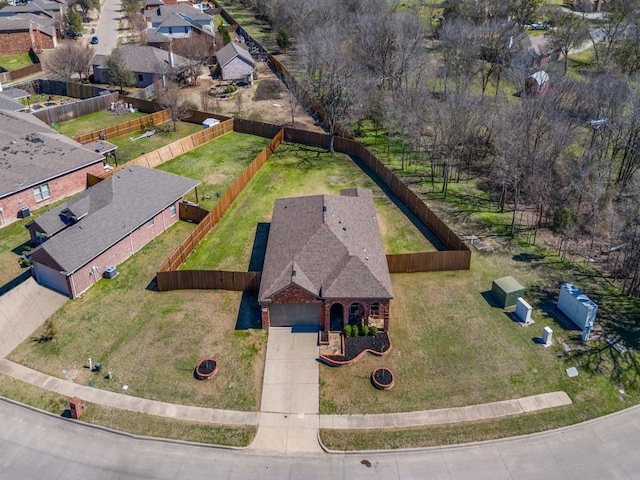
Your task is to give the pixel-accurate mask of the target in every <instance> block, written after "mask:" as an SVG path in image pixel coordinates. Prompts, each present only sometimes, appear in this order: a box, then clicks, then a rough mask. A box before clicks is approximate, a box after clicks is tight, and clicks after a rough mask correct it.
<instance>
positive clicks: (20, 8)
mask: <svg viewBox="0 0 640 480" xmlns="http://www.w3.org/2000/svg"><path fill="white" fill-rule="evenodd" d="M63 7H64V5H63V4H61V3H58V2H50V1H48V0H33V1H32V2H28V3H26V4H24V5H15V6H12V5H7V6H6V7H4V8H3V9H2V10H1V11H2V14H3V15H6V14H8V13H11V14H14V15H16V14H18V13H31V12H34V13H37V14H40V13H44V14H46V15H49V16H51V15H52V14H53V13H54V12H59V11H60V10H61V9H62V8H63Z"/></svg>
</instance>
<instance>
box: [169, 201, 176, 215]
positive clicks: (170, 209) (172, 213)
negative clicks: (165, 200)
mask: <svg viewBox="0 0 640 480" xmlns="http://www.w3.org/2000/svg"><path fill="white" fill-rule="evenodd" d="M169 211H170V212H171V216H172V217H175V216H176V204H175V203H174V204H173V205H171V207H170V208H169Z"/></svg>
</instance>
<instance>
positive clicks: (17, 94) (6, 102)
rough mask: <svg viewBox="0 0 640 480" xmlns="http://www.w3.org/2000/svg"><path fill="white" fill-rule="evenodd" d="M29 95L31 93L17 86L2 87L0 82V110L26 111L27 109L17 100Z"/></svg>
mask: <svg viewBox="0 0 640 480" xmlns="http://www.w3.org/2000/svg"><path fill="white" fill-rule="evenodd" d="M30 96H31V94H30V93H29V92H25V91H24V90H20V89H19V88H2V83H0V110H8V111H10V112H27V111H28V110H29V109H28V108H27V107H25V106H24V105H23V104H21V103H20V102H19V101H18V100H20V99H21V98H27V97H30Z"/></svg>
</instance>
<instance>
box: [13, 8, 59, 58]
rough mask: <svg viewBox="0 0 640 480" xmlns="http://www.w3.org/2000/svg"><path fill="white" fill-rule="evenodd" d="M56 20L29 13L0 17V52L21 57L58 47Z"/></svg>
mask: <svg viewBox="0 0 640 480" xmlns="http://www.w3.org/2000/svg"><path fill="white" fill-rule="evenodd" d="M0 12H2V10H0ZM57 23H58V22H57V20H54V19H53V18H49V17H47V16H37V15H33V14H29V13H23V14H20V15H14V16H11V17H0V32H1V33H0V51H1V52H2V53H3V54H4V55H22V54H25V53H28V52H29V50H30V49H33V50H34V51H38V52H39V51H42V50H45V49H49V48H56V47H57V46H58V33H57V30H56V26H57Z"/></svg>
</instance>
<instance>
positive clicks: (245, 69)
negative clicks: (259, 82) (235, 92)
mask: <svg viewBox="0 0 640 480" xmlns="http://www.w3.org/2000/svg"><path fill="white" fill-rule="evenodd" d="M216 58H217V62H218V68H219V69H220V76H221V77H222V79H223V80H246V79H247V78H248V79H249V82H251V79H252V74H253V70H254V68H255V67H256V62H255V60H254V59H253V57H252V56H251V54H250V53H249V51H248V50H247V49H246V48H244V47H241V46H240V45H238V44H237V43H235V42H231V43H227V44H226V45H225V46H224V47H222V48H221V49H220V50H218V51H217V52H216Z"/></svg>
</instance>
